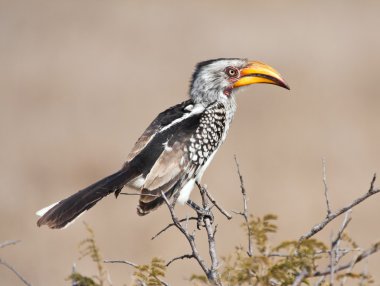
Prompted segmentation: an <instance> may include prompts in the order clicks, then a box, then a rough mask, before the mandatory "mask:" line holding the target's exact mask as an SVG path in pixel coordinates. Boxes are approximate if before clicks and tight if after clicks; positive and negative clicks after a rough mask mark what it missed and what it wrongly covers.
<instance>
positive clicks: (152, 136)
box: [37, 58, 289, 228]
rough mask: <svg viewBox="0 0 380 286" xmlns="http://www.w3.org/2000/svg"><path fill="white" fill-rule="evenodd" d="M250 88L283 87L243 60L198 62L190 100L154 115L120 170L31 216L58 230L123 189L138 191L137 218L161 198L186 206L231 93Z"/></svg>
mask: <svg viewBox="0 0 380 286" xmlns="http://www.w3.org/2000/svg"><path fill="white" fill-rule="evenodd" d="M254 83H268V84H275V85H278V86H281V87H284V88H287V89H289V88H288V86H287V84H286V83H285V81H284V80H283V79H282V78H281V76H280V74H279V73H278V72H277V71H276V70H274V69H273V68H271V67H270V66H268V65H265V64H263V63H260V62H253V61H248V60H246V59H225V58H223V59H215V60H208V61H204V62H201V63H199V64H198V65H197V66H196V68H195V71H194V73H193V77H192V80H191V84H190V91H189V94H190V99H189V100H186V101H184V102H182V103H180V104H178V105H175V106H173V107H170V108H169V109H167V110H165V111H164V112H162V113H160V114H159V115H158V116H157V117H156V119H154V120H153V122H152V123H151V124H150V125H149V127H148V128H147V129H146V130H145V132H144V133H143V134H142V136H141V137H140V138H139V139H138V141H137V142H136V144H135V146H134V147H133V149H132V151H131V152H130V154H129V156H128V158H127V161H126V163H125V164H124V165H123V167H122V168H121V170H119V171H117V172H116V173H114V174H112V175H110V176H108V177H106V178H104V179H102V180H100V181H98V182H96V183H94V184H92V185H91V186H89V187H87V188H85V189H83V190H80V191H79V192H77V193H75V194H73V195H72V196H70V197H68V198H66V199H64V200H62V201H60V202H58V203H55V204H53V205H51V206H48V207H46V208H44V209H42V210H40V211H38V212H37V215H39V216H41V218H40V219H39V220H38V222H37V225H38V226H41V225H44V224H46V225H48V226H49V227H50V228H62V227H65V226H66V225H67V224H68V223H69V222H71V221H72V220H74V219H75V218H76V217H77V216H78V215H80V214H81V213H83V212H84V211H86V210H88V209H90V208H91V207H93V206H94V205H95V204H96V203H97V202H98V201H99V200H101V199H102V198H103V197H105V196H107V195H109V194H111V193H115V196H116V197H117V196H118V194H119V193H120V192H121V189H122V188H123V187H124V186H128V187H131V188H134V189H137V190H139V191H140V194H141V195H140V201H139V206H138V207H137V213H138V214H139V215H146V214H148V213H149V212H150V211H152V210H155V209H156V208H158V207H159V206H160V205H161V204H162V203H163V202H164V200H163V197H162V196H161V192H163V193H164V194H165V195H166V197H167V198H170V197H174V198H176V199H177V201H178V202H179V203H181V204H184V203H186V202H188V200H189V196H190V192H191V191H192V189H193V187H194V184H195V182H198V181H199V180H200V179H201V178H202V175H203V173H204V171H205V170H206V169H207V167H208V166H209V164H210V162H211V160H212V158H213V157H214V155H215V153H216V152H217V150H218V149H219V147H220V145H221V144H222V142H223V141H224V140H225V138H226V135H227V131H228V129H229V127H230V123H231V121H232V118H233V116H234V113H235V111H236V103H235V97H234V95H235V92H236V91H237V90H238V89H239V88H240V87H242V86H246V85H249V84H254Z"/></svg>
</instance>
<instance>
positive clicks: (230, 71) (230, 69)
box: [225, 67, 239, 77]
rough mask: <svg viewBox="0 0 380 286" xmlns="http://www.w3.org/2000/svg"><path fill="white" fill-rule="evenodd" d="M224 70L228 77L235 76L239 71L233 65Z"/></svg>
mask: <svg viewBox="0 0 380 286" xmlns="http://www.w3.org/2000/svg"><path fill="white" fill-rule="evenodd" d="M225 72H226V74H227V75H228V76H229V77H236V76H237V75H238V74H239V71H238V70H237V69H236V68H234V67H227V68H226V71H225Z"/></svg>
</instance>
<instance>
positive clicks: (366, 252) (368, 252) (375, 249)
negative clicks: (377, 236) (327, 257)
mask: <svg viewBox="0 0 380 286" xmlns="http://www.w3.org/2000/svg"><path fill="white" fill-rule="evenodd" d="M379 250H380V242H378V243H375V244H374V245H372V246H371V247H370V248H368V249H366V250H364V251H363V252H362V253H361V254H359V255H358V256H357V257H356V258H355V259H354V260H353V261H351V262H349V263H346V264H344V265H341V266H339V267H336V268H335V270H334V273H337V272H339V271H342V270H345V269H348V268H350V267H352V265H355V264H357V263H359V262H360V261H362V260H363V259H365V258H367V257H368V256H370V255H372V254H374V253H376V252H378V251H379ZM329 274H330V269H328V270H323V271H315V272H313V273H311V274H308V275H307V277H318V276H325V275H329Z"/></svg>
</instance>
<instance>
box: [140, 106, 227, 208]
mask: <svg viewBox="0 0 380 286" xmlns="http://www.w3.org/2000/svg"><path fill="white" fill-rule="evenodd" d="M225 115H226V114H225V109H224V107H223V106H222V105H219V104H214V105H211V106H209V107H208V108H206V109H205V110H204V111H203V112H200V113H197V114H193V115H191V116H189V117H187V118H186V119H182V120H181V122H178V123H177V124H175V125H173V126H171V127H170V128H169V129H167V130H165V131H164V132H161V133H160V134H159V136H164V135H165V132H169V134H170V135H169V136H168V135H166V136H164V138H167V140H166V141H161V142H163V143H161V144H162V145H163V148H164V150H163V151H162V153H161V155H160V156H159V158H157V160H156V161H155V163H154V165H153V167H152V168H151V169H150V171H149V173H148V174H147V175H146V179H145V182H144V186H143V188H142V193H141V196H140V202H139V207H138V214H140V215H145V214H147V213H149V212H150V211H152V210H154V209H156V208H157V207H158V206H160V205H161V204H162V203H163V198H162V197H161V192H164V193H165V195H166V196H167V197H168V198H170V197H171V196H172V195H173V193H175V192H177V191H181V189H182V188H183V187H184V185H185V184H186V183H187V182H188V181H189V180H190V179H194V178H197V175H198V174H199V173H203V171H204V168H205V167H206V166H207V162H208V160H209V159H210V157H211V156H212V154H213V152H214V151H215V150H216V149H217V148H218V147H219V146H220V144H221V142H222V141H223V137H224V136H223V134H225V133H224V131H225V119H226V116H225ZM158 138H159V137H157V138H155V139H154V140H157V139H158ZM145 149H149V148H148V147H147V148H145Z"/></svg>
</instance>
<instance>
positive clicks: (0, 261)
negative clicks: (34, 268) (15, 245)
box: [0, 244, 32, 286]
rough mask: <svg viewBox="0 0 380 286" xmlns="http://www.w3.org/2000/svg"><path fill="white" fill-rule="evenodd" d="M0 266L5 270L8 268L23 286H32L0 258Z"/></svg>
mask: <svg viewBox="0 0 380 286" xmlns="http://www.w3.org/2000/svg"><path fill="white" fill-rule="evenodd" d="M8 245H9V244H8ZM0 264H2V265H4V266H5V267H6V268H8V269H9V270H11V271H12V272H13V273H14V274H15V275H16V276H17V277H18V278H19V279H20V280H21V281H22V282H23V283H24V284H25V285H27V286H32V284H30V283H29V282H28V281H27V280H26V279H25V278H24V277H23V276H22V275H21V274H20V273H19V272H18V271H17V270H16V269H14V268H13V267H12V266H11V265H10V264H8V263H7V262H6V261H5V260H3V259H1V258H0Z"/></svg>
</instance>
